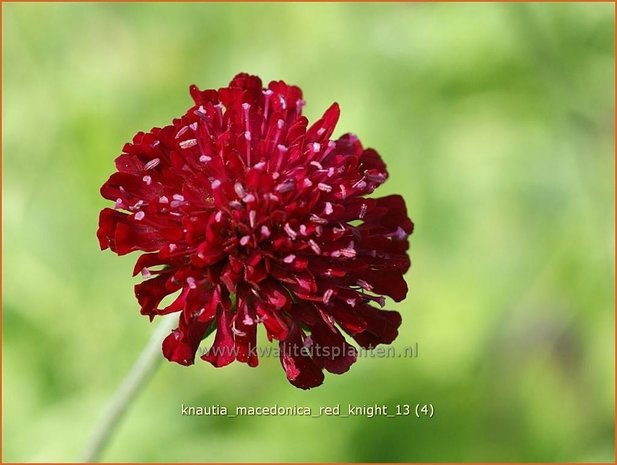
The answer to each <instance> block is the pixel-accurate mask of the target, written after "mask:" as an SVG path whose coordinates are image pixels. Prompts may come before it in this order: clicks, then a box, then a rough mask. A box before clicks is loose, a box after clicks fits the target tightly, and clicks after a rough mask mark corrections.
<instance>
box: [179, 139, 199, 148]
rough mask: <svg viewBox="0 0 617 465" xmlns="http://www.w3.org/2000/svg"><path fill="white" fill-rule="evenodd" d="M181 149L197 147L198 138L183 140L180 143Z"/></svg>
mask: <svg viewBox="0 0 617 465" xmlns="http://www.w3.org/2000/svg"><path fill="white" fill-rule="evenodd" d="M178 145H179V146H180V148H181V149H188V148H191V147H195V146H196V145H197V139H187V140H183V141H182V142H180V143H179V144H178Z"/></svg>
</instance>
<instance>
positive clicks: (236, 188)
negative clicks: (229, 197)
mask: <svg viewBox="0 0 617 465" xmlns="http://www.w3.org/2000/svg"><path fill="white" fill-rule="evenodd" d="M234 191H236V195H237V196H238V197H240V198H242V197H244V196H245V195H246V191H245V190H244V186H242V184H241V183H239V182H237V183H235V184H234Z"/></svg>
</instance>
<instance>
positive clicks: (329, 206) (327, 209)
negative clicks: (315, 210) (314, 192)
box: [324, 202, 334, 215]
mask: <svg viewBox="0 0 617 465" xmlns="http://www.w3.org/2000/svg"><path fill="white" fill-rule="evenodd" d="M333 211H334V208H332V204H331V203H330V202H326V206H325V208H324V213H325V214H326V215H331V214H332V212H333Z"/></svg>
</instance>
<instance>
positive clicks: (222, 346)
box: [201, 306, 236, 367]
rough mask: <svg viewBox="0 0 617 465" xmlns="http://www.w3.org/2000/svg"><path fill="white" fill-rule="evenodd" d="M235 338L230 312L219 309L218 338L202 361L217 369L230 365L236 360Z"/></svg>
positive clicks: (215, 338)
mask: <svg viewBox="0 0 617 465" xmlns="http://www.w3.org/2000/svg"><path fill="white" fill-rule="evenodd" d="M234 347H235V345H234V338H233V334H232V332H231V317H230V310H229V309H227V308H224V307H223V306H221V307H219V310H218V314H217V326H216V336H215V337H214V342H213V343H212V347H210V349H209V350H208V352H206V353H205V354H204V355H202V356H201V358H202V360H205V361H206V362H210V363H211V364H212V365H214V366H215V367H223V366H225V365H229V364H230V363H231V362H233V361H234V360H235V359H236V355H235V348H234Z"/></svg>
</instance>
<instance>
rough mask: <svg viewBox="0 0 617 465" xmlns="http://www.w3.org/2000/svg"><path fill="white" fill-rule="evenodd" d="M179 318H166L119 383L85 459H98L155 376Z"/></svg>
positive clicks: (84, 454)
mask: <svg viewBox="0 0 617 465" xmlns="http://www.w3.org/2000/svg"><path fill="white" fill-rule="evenodd" d="M176 323H177V320H176V319H175V318H173V317H167V318H163V321H161V322H160V323H159V325H158V326H157V327H156V329H155V330H154V332H153V333H152V337H151V338H150V340H149V341H148V343H147V344H146V346H145V347H144V349H143V350H142V352H141V354H139V357H138V358H137V360H136V361H135V364H134V365H133V367H132V368H131V371H130V372H129V373H128V375H127V376H126V378H124V381H122V384H120V386H119V387H118V389H117V391H116V393H115V394H114V396H113V398H112V400H111V402H110V403H109V405H108V407H107V409H106V410H105V412H104V413H103V415H102V417H101V419H100V420H99V422H98V423H97V425H96V427H95V429H94V431H93V433H92V436H91V438H90V441H89V442H88V445H87V447H86V449H85V450H84V453H83V455H82V456H81V460H82V461H83V462H97V461H98V460H99V458H100V456H101V453H102V452H103V450H104V449H105V446H106V445H107V444H108V443H109V440H110V439H111V436H112V434H113V432H114V431H115V429H116V427H117V426H118V425H119V423H120V420H122V417H123V416H124V414H125V413H126V412H127V410H128V409H129V407H130V405H131V404H132V402H133V401H134V400H135V398H136V396H137V394H138V393H139V391H140V388H141V387H142V386H143V385H144V384H145V383H146V382H147V381H148V380H149V379H150V378H151V377H152V374H153V373H154V371H155V369H156V368H157V367H158V366H159V364H160V362H161V361H162V359H163V356H162V355H161V342H162V340H163V338H164V337H165V336H166V335H167V333H169V331H171V329H172V328H173V327H174V326H175V324H176Z"/></svg>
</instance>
